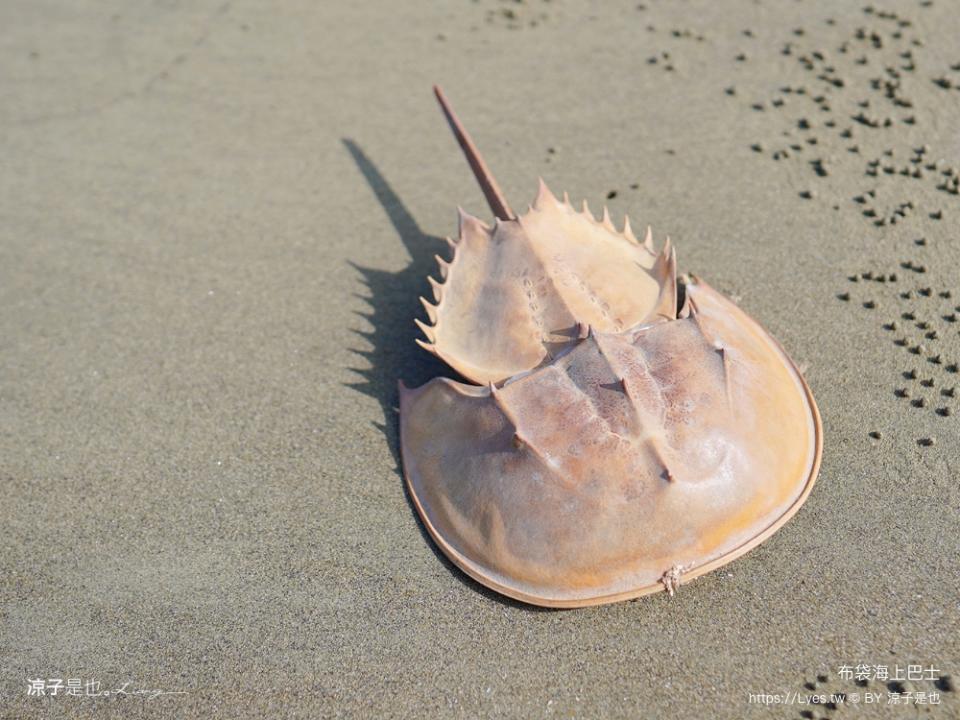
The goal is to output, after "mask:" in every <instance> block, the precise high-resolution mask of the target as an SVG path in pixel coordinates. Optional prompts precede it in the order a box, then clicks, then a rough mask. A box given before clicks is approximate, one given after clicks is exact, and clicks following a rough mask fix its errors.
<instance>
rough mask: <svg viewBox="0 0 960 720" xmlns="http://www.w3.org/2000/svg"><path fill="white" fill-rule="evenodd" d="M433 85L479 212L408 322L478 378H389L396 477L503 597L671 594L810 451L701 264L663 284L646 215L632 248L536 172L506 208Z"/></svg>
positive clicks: (556, 603) (781, 508)
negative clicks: (534, 191)
mask: <svg viewBox="0 0 960 720" xmlns="http://www.w3.org/2000/svg"><path fill="white" fill-rule="evenodd" d="M435 92H436V94H437V98H438V100H439V101H440V104H441V107H442V108H443V110H444V112H445V114H446V115H447V119H448V120H449V122H450V125H451V127H452V129H453V131H454V134H455V136H456V137H457V139H458V141H459V142H460V144H461V146H462V148H463V150H464V152H465V154H466V156H467V159H468V161H469V162H470V165H471V167H472V168H473V169H474V172H475V174H476V176H477V178H478V181H479V182H480V185H481V188H482V189H483V191H484V194H485V195H486V196H487V199H488V201H489V203H490V206H491V209H492V210H493V212H494V214H495V215H496V217H497V220H496V221H495V223H494V225H493V227H489V226H486V225H484V224H483V223H482V222H480V221H479V220H477V219H476V218H472V217H470V216H468V215H466V214H465V213H463V212H462V211H461V215H460V237H459V240H458V241H457V242H455V243H453V242H451V245H452V246H453V251H454V254H453V258H452V260H450V261H444V260H442V259H438V260H439V263H440V267H441V275H442V276H443V277H444V280H445V282H444V284H443V285H441V284H440V283H436V282H434V283H433V284H434V291H435V299H436V300H437V302H438V304H437V305H432V304H430V303H427V302H424V305H425V307H426V310H427V313H428V316H429V318H430V320H431V321H432V323H433V324H432V325H430V326H428V325H424V324H422V323H418V324H419V325H420V326H421V328H422V329H423V330H424V333H425V334H426V336H427V339H428V340H429V341H430V342H429V343H422V344H424V345H425V347H427V349H429V350H430V351H431V352H433V353H434V354H436V355H437V356H438V357H440V358H442V359H444V360H445V361H446V362H447V363H448V364H449V365H450V366H451V367H453V368H454V369H455V370H457V371H459V372H460V373H461V374H462V375H463V376H464V377H466V378H467V379H469V380H471V381H473V382H475V383H478V384H476V385H472V384H466V383H461V382H456V381H453V380H449V379H446V378H437V379H434V380H431V381H430V382H428V383H427V384H426V385H423V386H422V387H420V388H417V389H414V390H410V389H407V388H406V387H404V386H403V384H402V382H401V384H400V444H401V454H402V458H403V466H404V475H405V477H406V481H407V485H408V488H409V491H410V495H411V497H412V499H413V502H414V505H415V506H416V508H417V511H418V513H419V514H420V517H421V518H422V520H423V522H424V525H425V526H426V528H427V530H428V531H429V533H430V535H431V536H432V537H433V539H434V541H435V542H436V543H437V544H438V545H439V547H440V548H441V549H442V550H443V552H444V553H445V554H446V555H447V556H448V557H449V558H450V559H451V560H452V561H453V562H454V563H455V564H456V565H458V566H459V567H460V568H461V569H462V570H464V571H465V572H466V573H467V574H468V575H470V576H472V577H473V578H474V579H476V580H478V581H479V582H481V583H482V584H484V585H486V586H488V587H490V588H492V589H494V590H496V591H498V592H500V593H502V594H504V595H508V596H510V597H513V598H515V599H518V600H521V601H524V602H527V603H532V604H536V605H544V606H552V607H579V606H586V605H597V604H601V603H607V602H614V601H618V600H625V599H629V598H635V597H639V596H641V595H646V594H649V593H653V592H656V591H658V590H667V591H668V592H669V593H670V594H671V595H672V594H673V593H674V591H675V589H676V587H678V586H679V584H680V583H681V581H683V580H686V579H689V578H693V577H696V576H699V575H702V574H703V573H706V572H709V571H710V570H713V569H715V568H717V567H719V566H721V565H723V564H725V563H727V562H730V561H731V560H733V559H734V558H736V557H738V556H740V555H742V554H743V553H745V552H747V551H748V550H750V549H751V548H753V547H755V546H756V545H757V544H759V543H760V542H762V541H763V540H765V539H766V538H768V537H769V536H770V535H771V534H773V533H774V532H775V531H776V530H777V529H778V528H779V527H780V526H782V525H783V524H784V523H785V522H786V521H787V520H788V519H789V518H790V517H791V516H792V515H793V514H794V513H795V512H796V511H797V510H798V509H799V507H800V505H802V504H803V502H804V500H805V499H806V498H807V496H808V494H809V493H810V491H811V489H812V487H813V484H814V481H815V479H816V476H817V472H818V469H819V463H820V454H821V449H822V437H821V436H822V428H821V423H820V417H819V413H818V411H817V407H816V404H815V402H814V399H813V396H812V395H811V393H810V390H809V388H808V387H807V385H806V383H805V381H804V379H803V377H802V375H801V373H800V372H799V371H798V370H797V368H796V367H795V365H794V364H793V362H792V361H791V360H790V358H789V357H788V356H787V354H786V353H785V351H784V350H783V348H782V347H781V346H780V345H779V344H778V343H777V342H776V340H774V339H773V338H772V337H771V336H770V335H769V334H768V333H767V332H766V331H765V330H764V329H763V328H762V327H760V325H759V324H757V323H756V322H755V321H754V320H752V319H751V318H750V317H749V316H748V315H747V314H746V313H744V312H743V311H742V310H741V309H740V308H738V307H737V306H736V305H735V304H733V303H732V302H731V301H729V300H727V299H726V298H724V297H723V296H722V295H721V294H720V293H718V292H717V291H715V290H713V289H712V288H710V286H709V285H707V284H706V283H705V282H704V281H703V280H701V279H699V278H696V277H691V278H689V279H686V281H685V282H682V283H678V280H677V276H676V259H675V257H676V256H675V253H674V251H673V249H672V248H671V247H670V245H669V241H668V243H667V244H665V246H664V247H663V248H662V249H661V250H660V252H656V251H654V249H653V246H652V241H651V239H650V233H649V231H648V233H647V239H646V240H645V241H644V242H643V243H638V242H637V241H636V239H635V238H634V237H633V235H632V233H631V232H630V228H629V222H628V223H627V224H626V226H625V229H624V230H623V231H622V232H617V231H616V229H615V228H614V227H613V225H612V223H610V220H609V214H608V213H607V212H606V210H605V211H604V214H603V218H602V220H600V221H597V220H596V219H594V218H593V216H592V215H591V214H589V211H588V210H587V209H586V207H585V208H584V211H583V212H582V213H578V212H576V211H574V210H573V209H572V207H571V206H570V204H569V202H568V201H567V200H566V199H565V200H564V201H563V202H561V201H559V200H557V199H556V197H555V196H554V195H553V194H552V193H550V191H549V190H548V189H547V188H546V185H545V184H543V182H542V181H541V185H540V191H539V193H538V196H537V200H536V202H535V203H534V205H533V206H532V207H531V209H530V210H529V212H528V213H526V214H525V215H523V216H521V217H517V216H515V215H514V214H513V212H512V211H511V210H510V208H509V206H508V205H507V203H506V202H505V200H504V198H503V195H502V193H501V192H500V190H499V188H498V186H497V184H496V182H495V180H494V179H493V177H492V176H491V175H490V173H489V171H488V170H487V169H486V165H485V164H484V162H483V160H482V158H481V157H480V155H479V153H478V152H477V150H476V148H475V146H474V145H473V143H472V141H471V140H470V138H469V135H467V133H466V131H465V130H464V129H463V127H462V125H461V124H460V123H459V121H458V120H457V118H456V116H455V115H454V114H453V112H452V110H451V109H450V107H449V104H448V103H447V102H446V100H445V98H444V96H443V94H442V92H441V91H440V90H439V89H435ZM678 291H679V295H678ZM680 296H682V301H681V300H679V297H680ZM678 306H679V307H678Z"/></svg>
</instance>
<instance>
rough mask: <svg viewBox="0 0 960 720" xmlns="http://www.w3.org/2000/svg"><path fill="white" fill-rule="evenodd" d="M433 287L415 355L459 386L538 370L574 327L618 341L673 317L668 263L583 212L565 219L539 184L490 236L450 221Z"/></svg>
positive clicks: (564, 209)
mask: <svg viewBox="0 0 960 720" xmlns="http://www.w3.org/2000/svg"><path fill="white" fill-rule="evenodd" d="M451 245H452V246H453V250H454V254H453V258H452V260H450V261H449V262H447V261H444V260H442V259H439V258H438V261H439V263H440V272H441V275H442V277H443V283H438V282H435V281H434V283H433V289H434V300H435V301H436V302H437V303H438V304H437V305H433V304H431V303H428V302H426V301H423V302H424V307H425V308H426V311H427V314H428V316H429V319H430V321H431V323H432V324H431V325H424V324H421V329H422V330H423V332H424V334H425V335H426V336H427V339H428V340H429V341H430V342H429V343H423V342H421V345H423V346H424V347H425V348H427V349H428V350H430V351H431V352H433V353H434V354H436V355H437V356H438V357H440V358H442V359H443V360H444V361H445V362H447V363H448V364H449V365H450V366H451V367H453V368H454V369H455V370H457V371H458V372H459V373H460V374H461V375H463V376H464V377H466V378H467V379H469V380H472V381H474V382H478V383H487V382H495V383H500V382H503V381H504V380H506V379H507V378H509V377H512V376H514V375H517V374H519V373H522V372H525V371H527V370H530V369H532V368H535V367H538V366H540V365H541V364H543V363H545V362H549V361H550V360H551V359H552V358H554V357H556V356H557V355H559V354H560V353H562V352H563V351H564V350H565V349H566V348H567V347H569V346H570V345H571V344H573V343H574V342H575V341H576V339H577V335H576V334H577V327H578V323H584V324H589V325H591V326H592V327H594V328H595V329H597V330H598V331H601V332H621V331H623V330H626V329H627V328H630V327H633V326H635V325H637V324H638V323H640V322H643V321H645V320H652V319H654V318H661V319H668V318H673V317H675V315H676V270H675V268H676V258H675V255H674V253H673V251H672V249H671V247H670V245H669V241H667V244H666V245H665V246H664V248H663V249H662V251H661V252H660V253H656V252H654V250H653V245H652V241H651V239H650V236H649V234H648V236H647V240H646V241H645V242H644V243H639V242H638V241H637V240H636V238H635V237H634V236H633V233H632V232H631V231H630V227H629V222H627V223H626V224H625V226H624V230H623V232H618V231H617V230H616V229H615V228H614V226H613V224H612V223H611V222H610V218H609V215H608V214H607V213H606V211H604V216H603V219H602V220H601V221H597V220H596V219H594V217H593V215H592V214H591V213H590V212H589V210H588V209H587V208H586V206H584V210H583V212H577V211H575V210H574V209H573V208H572V207H571V206H570V204H569V202H566V201H565V202H560V201H559V200H557V198H556V197H554V196H553V194H552V193H551V192H550V191H549V189H547V187H546V185H545V184H543V182H542V181H541V184H540V192H539V194H538V196H537V199H536V201H535V203H534V205H533V206H532V207H531V208H530V211H529V212H528V213H526V214H525V215H522V216H521V217H519V218H517V219H509V220H500V219H498V220H497V221H496V222H495V224H494V226H493V227H490V226H488V225H485V224H484V223H482V222H480V220H478V219H477V218H475V217H472V216H470V215H467V214H466V213H464V212H462V211H461V213H460V233H459V239H458V240H457V242H451Z"/></svg>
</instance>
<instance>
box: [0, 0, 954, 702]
mask: <svg viewBox="0 0 960 720" xmlns="http://www.w3.org/2000/svg"><path fill="white" fill-rule="evenodd" d="M958 33H960V14H958V13H957V6H956V4H955V3H952V2H948V1H947V0H934V1H933V2H929V1H927V2H917V1H910V2H899V3H894V2H890V1H889V0H886V1H885V2H880V3H877V4H875V5H871V4H868V3H864V4H862V3H860V2H850V3H839V2H828V1H823V2H814V1H813V0H801V1H794V0H783V1H780V2H774V1H773V0H756V1H754V2H750V1H747V0H743V1H738V2H722V3H720V2H710V1H707V0H699V1H695V0H690V1H689V2H674V3H667V2H656V1H655V0H631V1H630V2H620V1H619V0H617V1H613V0H611V1H610V2H602V3H601V2H587V1H585V0H551V1H550V2H544V1H542V0H522V1H521V2H513V1H511V2H503V1H501V0H475V1H470V0H451V1H450V2H433V3H430V2H386V1H384V0H378V1H376V2H367V3H347V2H307V1H305V0H291V1H290V2H284V3H258V2H253V1H252V0H227V1H226V2H224V1H223V0H198V1H197V2H191V3H185V2H178V1H177V0H154V1H147V0H145V1H143V2H126V1H120V0H105V1H102V2H89V1H85V2H35V1H34V0H11V1H8V2H5V3H2V4H0V65H2V68H3V70H2V72H0V130H2V134H0V158H2V161H0V302H2V308H3V312H2V314H0V483H2V485H0V487H2V503H0V716H2V717H4V718H34V717H44V718H46V717H50V718H60V717H63V718H94V717H96V718H114V717H116V718H126V717H158V718H247V717H250V718H253V717H303V718H315V717H324V718H326V717H343V718H348V717H349V718H393V717H396V718H404V717H430V718H444V717H457V718H459V717H462V718H478V717H503V718H512V717H518V718H519V717H525V718H526V717H546V718H667V717H669V718H754V717H756V718H766V717H770V718H802V717H806V718H812V717H817V718H820V717H829V718H873V717H883V718H886V717H890V718H899V717H905V718H916V717H921V718H926V717H929V718H932V719H939V718H957V717H960V699H958V694H960V690H958V685H960V632H958V627H960V604H958V603H960V540H958V538H960V450H958V447H960V373H958V368H957V365H956V363H958V362H960V334H958V330H960V320H958V317H960V270H958V267H960V236H958V232H960V196H958V194H957V183H958V179H960V171H958V169H957V168H958V167H960V133H958V125H957V118H958V112H960V48H958V46H957V44H956V38H957V36H958ZM435 82H439V83H441V84H442V85H443V86H444V88H445V90H446V92H447V94H448V95H449V97H450V98H451V100H452V102H453V103H454V104H455V106H456V108H457V110H458V111H459V113H460V115H461V116H462V117H463V119H464V121H465V122H466V123H467V125H468V127H469V128H470V130H471V131H472V133H473V135H474V138H475V139H476V141H477V143H478V144H479V145H480V147H481V148H482V149H483V151H484V153H485V155H486V157H487V160H488V162H489V164H490V165H491V167H492V168H493V170H494V172H495V173H496V175H497V177H498V179H499V181H500V183H501V185H502V186H503V188H504V190H505V192H506V194H507V196H508V197H509V198H510V199H511V202H512V203H513V206H514V207H519V208H522V207H525V206H526V204H527V203H528V202H530V201H532V199H533V197H534V194H535V191H536V182H537V177H538V176H543V177H544V178H545V180H546V181H547V182H548V183H549V184H550V185H551V187H552V188H553V189H554V190H556V191H557V192H561V191H564V190H566V191H568V192H569V193H570V196H571V198H574V199H580V198H586V199H587V200H588V201H589V202H590V205H591V207H593V208H594V209H595V210H597V209H598V208H600V207H602V206H603V205H604V204H605V203H606V204H607V205H608V206H609V207H610V210H611V213H612V215H613V216H614V218H615V221H616V222H617V223H618V224H619V223H620V221H621V219H622V217H623V214H624V213H629V214H630V217H631V220H632V222H633V224H634V226H635V227H636V226H640V227H643V226H645V225H647V224H649V225H652V226H653V228H654V233H655V237H656V239H657V243H658V244H659V243H660V242H662V240H663V239H664V238H665V237H666V236H667V235H669V236H670V237H671V239H672V241H673V242H674V244H675V245H676V247H677V250H678V258H679V264H680V269H681V271H682V272H694V273H696V274H698V275H700V276H702V277H703V278H705V279H706V280H708V281H709V282H710V283H711V284H712V285H714V286H715V287H716V288H718V289H719V290H721V291H723V292H725V293H727V294H729V295H731V296H734V297H735V298H736V299H737V300H738V302H739V303H740V305H741V307H743V308H744V309H745V310H746V311H747V312H749V313H750V314H751V315H753V316H754V317H755V318H757V319H758V320H759V321H760V322H761V323H762V324H763V325H764V326H765V327H766V328H767V329H768V330H769V331H770V332H771V333H772V334H773V335H774V336H776V337H777V338H778V339H779V340H780V341H781V343H782V344H783V345H784V346H785V348H786V349H787V350H788V352H789V353H790V354H791V355H792V356H793V357H794V359H795V360H796V361H797V362H798V363H802V364H803V365H804V367H805V368H806V377H807V380H808V382H809V384H810V386H811V388H812V390H813V393H814V395H815V397H816V399H817V401H818V403H819V407H820V410H821V412H822V415H823V422H824V433H825V447H824V455H823V466H822V470H821V473H820V478H819V481H818V483H817V485H816V487H815V488H814V490H813V493H812V495H811V496H810V498H809V500H808V501H807V503H806V505H805V506H804V507H803V508H802V509H801V510H800V512H799V513H798V514H797V515H796V516H795V517H794V518H793V520H791V521H790V522H789V523H788V524H787V525H786V526H785V527H784V528H783V529H782V530H780V531H779V532H778V533H777V534H776V535H774V536H773V537H772V538H771V539H770V540H769V541H767V542H765V543H764V544H762V545H761V546H760V547H758V548H757V549H755V550H754V551H752V552H750V553H749V554H748V555H746V556H745V557H743V558H741V559H738V560H736V561H735V562H733V563H731V564H730V565H728V566H726V567H724V568H722V569H720V570H718V571H716V572H713V573H711V574H709V575H707V576H704V577H702V578H699V579H697V580H695V581H693V582H691V583H690V584H688V585H684V586H683V587H681V588H680V591H679V592H678V594H677V595H676V596H675V597H672V598H671V597H669V596H667V595H666V594H665V593H660V594H657V595H655V596H651V597H647V598H644V599H641V600H639V601H636V602H626V603H619V604H615V605H610V606H605V607H598V608H590V609H584V610H574V611H545V610H538V609H535V608H531V607H528V606H525V605H522V604H519V603H516V602H511V601H506V600H504V599H503V598H501V597H499V596H497V595H496V594H494V593H492V592H490V591H487V590H486V589H484V588H482V587H480V586H479V585H478V584H476V583H475V582H473V581H472V580H470V579H468V578H467V577H466V576H465V575H464V574H463V573H461V572H460V571H459V570H457V569H456V568H454V567H453V566H452V565H451V564H450V563H449V562H448V561H447V560H446V559H445V558H444V557H443V556H441V555H440V553H439V552H438V550H437V549H436V548H435V547H434V545H433V544H432V543H431V542H430V540H429V538H428V537H427V535H426V533H425V531H424V530H423V527H422V525H421V524H420V522H419V520H418V518H417V516H416V513H415V511H414V510H413V507H412V505H411V503H410V501H409V499H408V497H407V496H406V494H405V490H404V485H403V481H402V476H401V473H400V469H399V457H398V446H397V416H396V412H395V407H396V404H397V392H396V382H397V380H398V379H399V378H402V379H404V381H405V382H406V383H407V384H408V385H411V386H416V385H419V384H421V383H423V382H425V381H427V380H429V379H430V378H432V377H435V376H439V375H447V376H450V375H451V373H450V371H448V370H447V369H446V368H445V366H444V365H442V364H441V363H439V362H438V361H436V360H434V359H433V358H432V357H431V356H429V355H428V354H427V353H425V352H424V351H422V350H421V349H419V348H418V347H417V346H416V345H415V344H414V339H415V338H416V337H418V335H417V330H416V328H415V326H414V324H413V319H414V318H415V317H422V309H421V308H420V305H419V302H418V300H417V298H418V296H419V295H421V294H426V293H427V292H428V289H429V285H428V283H427V279H426V278H427V275H428V274H429V273H431V272H434V270H435V262H434V260H433V255H434V254H435V253H437V252H441V251H442V250H443V248H444V243H443V240H442V239H443V237H444V236H447V235H452V234H454V233H455V232H456V207H457V205H462V206H463V207H464V208H466V209H467V210H470V211H471V212H474V213H477V214H479V215H481V216H482V217H489V211H488V210H487V209H486V206H485V203H484V201H483V197H482V195H481V194H480V192H479V190H478V189H477V187H476V185H475V184H474V181H473V178H472V177H471V175H470V173H469V170H468V168H467V166H466V164H465V163H464V161H463V158H462V156H461V155H460V153H459V150H458V148H457V146H456V144H455V142H454V141H453V139H452V137H451V135H450V133H449V131H448V129H447V127H446V125H445V123H444V120H443V118H442V116H441V114H440V113H439V111H438V109H437V106H436V103H435V102H434V100H433V98H432V95H431V92H430V88H431V84H432V83H435ZM857 666H869V667H868V668H867V670H866V671H864V672H863V674H862V676H861V675H856V674H854V671H855V670H856V668H857ZM908 666H921V668H922V673H921V677H917V676H916V672H915V667H914V668H913V670H912V671H911V672H912V674H911V676H910V677H906V674H907V671H908ZM880 668H883V669H884V670H886V672H887V673H888V679H884V674H883V671H881V670H880ZM897 669H899V670H901V671H902V672H903V673H904V680H903V681H902V682H898V681H896V680H895V679H894V674H895V673H896V671H897ZM858 678H860V681H859V682H858ZM57 679H59V680H62V685H63V687H62V688H61V689H60V690H59V691H55V690H54V689H52V688H53V687H55V685H54V683H53V682H52V681H53V680H57ZM71 679H72V680H75V681H77V682H82V685H83V689H82V690H80V691H79V693H80V694H79V695H68V694H67V690H66V686H67V683H68V680H71ZM31 680H40V681H41V683H40V685H41V686H42V687H43V688H44V692H45V694H44V695H43V696H39V697H38V696H36V695H32V694H30V688H31V684H30V681H31ZM93 683H99V685H94V684H93ZM88 691H90V692H99V693H101V695H99V696H97V697H92V696H86V694H87V692H88ZM118 691H119V692H118ZM137 691H142V692H137ZM160 691H162V692H163V693H164V694H162V695H158V694H156V693H157V692H160ZM102 693H106V695H104V694H102ZM868 693H875V694H876V695H877V699H878V701H877V702H872V703H869V704H868V703H867V702H866V700H867V694H868ZM907 693H909V695H907ZM822 695H838V696H840V695H842V697H836V698H834V699H833V702H834V704H835V706H836V707H834V708H831V707H828V706H825V705H809V704H801V703H803V702H804V701H807V702H809V701H811V698H814V699H815V696H822ZM854 696H856V697H857V701H854V700H853V698H854ZM774 697H776V698H777V700H774V699H772V698H774ZM904 697H906V698H907V700H906V701H903V698H904ZM890 698H895V699H897V700H899V701H901V702H897V703H893V702H891V701H890ZM921 698H922V700H923V701H922V702H921ZM934 698H936V702H934V700H933V699H934ZM828 700H829V698H828ZM773 703H776V704H773ZM805 713H807V714H805Z"/></svg>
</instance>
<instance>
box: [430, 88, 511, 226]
mask: <svg viewBox="0 0 960 720" xmlns="http://www.w3.org/2000/svg"><path fill="white" fill-rule="evenodd" d="M433 94H434V95H436V96H437V102H439V103H440V109H441V110H443V114H444V116H446V118H447V122H448V123H450V129H451V130H453V135H454V137H456V138H457V142H458V143H459V144H460V149H461V150H463V154H464V155H465V156H466V158H467V162H468V163H469V164H470V169H471V170H473V174H474V176H475V177H476V178H477V182H478V183H479V185H480V189H481V190H483V194H484V196H485V197H486V198H487V203H488V204H489V205H490V210H492V211H493V214H494V215H496V216H497V217H498V218H500V219H501V220H513V219H515V218H516V215H514V214H513V210H511V209H510V205H509V204H508V203H507V200H506V198H505V197H504V196H503V192H502V191H501V190H500V186H499V185H497V181H496V180H495V179H494V177H493V175H492V174H491V173H490V170H489V168H487V164H486V163H485V162H484V161H483V157H482V156H481V155H480V151H479V150H477V146H476V145H474V144H473V140H472V139H471V138H470V134H469V133H468V132H467V130H466V128H464V127H463V124H462V123H461V122H460V119H459V118H458V117H457V115H456V113H455V112H454V111H453V108H452V107H450V103H449V102H448V101H447V97H446V95H444V94H443V90H441V89H440V86H439V85H434V86H433Z"/></svg>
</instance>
